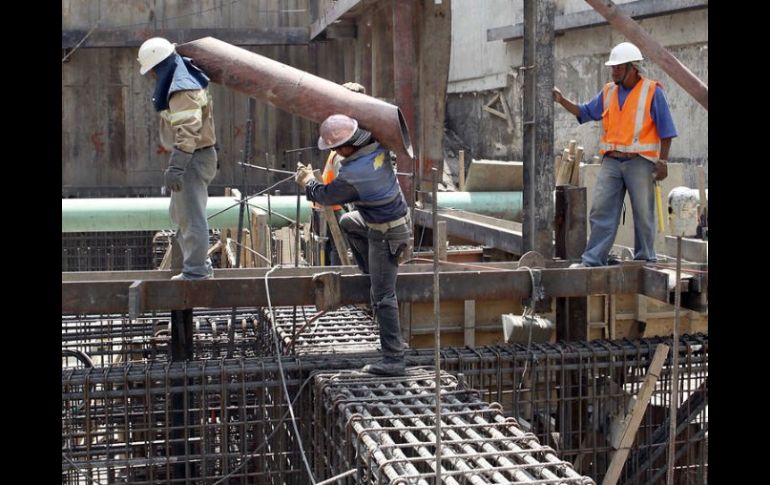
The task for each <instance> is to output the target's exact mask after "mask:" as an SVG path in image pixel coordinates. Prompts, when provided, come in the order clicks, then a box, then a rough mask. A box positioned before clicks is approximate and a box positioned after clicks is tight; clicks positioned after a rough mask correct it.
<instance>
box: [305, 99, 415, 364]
mask: <svg viewBox="0 0 770 485" xmlns="http://www.w3.org/2000/svg"><path fill="white" fill-rule="evenodd" d="M320 135H321V136H320V137H319V138H318V148H320V149H321V150H327V149H330V148H332V149H334V150H336V152H337V153H338V154H339V155H340V156H342V157H343V158H342V160H340V169H339V173H338V174H337V178H335V179H334V180H333V181H332V182H331V183H330V184H328V185H324V184H322V183H319V182H317V181H316V180H315V178H314V176H313V170H312V168H311V167H310V166H304V165H302V164H301V163H299V164H297V174H296V177H295V180H296V182H297V184H299V186H300V187H304V188H305V194H306V197H307V198H308V200H311V201H313V202H318V203H320V204H323V205H331V204H344V203H348V202H352V203H353V204H354V205H355V207H356V209H357V210H355V211H352V212H348V213H347V214H345V215H343V216H342V218H341V219H340V227H341V229H342V231H343V232H344V233H345V234H346V235H347V237H348V240H349V241H350V246H351V251H352V253H353V256H354V257H355V259H356V263H357V264H358V267H359V268H360V269H361V271H363V272H364V273H365V274H369V275H370V281H371V295H370V296H371V304H372V313H373V314H374V317H375V318H376V319H377V323H378V324H379V327H380V344H381V347H382V353H383V359H382V360H381V361H380V362H377V363H374V364H369V365H366V366H365V367H364V368H363V369H362V370H363V371H364V372H370V373H372V374H379V375H403V373H404V372H405V367H404V342H403V340H402V338H401V328H400V324H399V320H398V301H397V300H396V277H397V276H398V258H399V256H400V255H401V253H402V252H403V251H404V250H405V249H406V247H407V244H408V242H409V240H410V239H411V222H410V218H409V207H408V206H407V204H406V200H405V199H404V194H403V193H402V192H401V187H400V186H399V184H398V179H397V178H396V172H395V169H394V167H393V163H392V161H391V156H390V152H389V150H388V149H386V148H385V147H383V146H382V145H380V143H379V142H377V140H375V139H374V138H373V137H372V134H371V133H370V132H369V131H367V130H365V129H364V128H362V127H360V126H359V125H358V122H357V121H356V120H355V119H353V118H350V117H348V116H345V115H342V114H335V115H331V116H329V117H328V118H326V120H324V122H323V123H322V124H321V129H320Z"/></svg>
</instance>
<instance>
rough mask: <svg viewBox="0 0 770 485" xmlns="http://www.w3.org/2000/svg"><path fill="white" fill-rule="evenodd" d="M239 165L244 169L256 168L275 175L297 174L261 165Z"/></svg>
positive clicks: (240, 163) (239, 163)
mask: <svg viewBox="0 0 770 485" xmlns="http://www.w3.org/2000/svg"><path fill="white" fill-rule="evenodd" d="M238 165H243V166H244V167H249V168H256V169H258V170H265V171H267V172H268V173H269V172H275V173H283V174H286V175H294V174H295V173H296V172H291V171H289V170H279V169H277V168H270V167H260V166H259V165H252V164H250V163H244V162H238ZM268 183H269V182H268Z"/></svg>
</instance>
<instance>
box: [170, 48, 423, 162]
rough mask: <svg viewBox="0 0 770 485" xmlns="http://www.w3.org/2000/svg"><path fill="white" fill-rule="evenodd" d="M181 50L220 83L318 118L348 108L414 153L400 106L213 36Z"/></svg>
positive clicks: (391, 144) (403, 152)
mask: <svg viewBox="0 0 770 485" xmlns="http://www.w3.org/2000/svg"><path fill="white" fill-rule="evenodd" d="M176 50H177V52H179V53H180V54H182V55H184V56H187V57H190V58H192V59H194V60H195V63H196V64H197V65H198V66H200V67H201V68H202V69H203V70H204V71H205V72H206V74H207V75H208V76H209V77H210V78H211V80H212V81H214V82H216V83H219V84H222V85H224V86H227V87H229V88H231V89H234V90H236V91H239V92H241V93H244V94H246V95H248V96H251V97H253V98H256V99H258V100H261V101H265V102H266V103H269V104H270V105H272V106H275V107H276V108H279V109H282V110H284V111H288V112H289V113H292V114H296V115H298V116H301V117H303V118H305V119H308V120H311V121H315V122H316V123H321V122H322V121H323V120H324V119H326V118H327V117H328V116H330V115H333V114H335V113H342V114H346V115H348V116H350V117H353V118H355V119H356V120H358V122H359V124H360V125H361V126H362V127H364V128H366V129H367V130H369V131H371V132H372V133H373V134H374V136H375V137H376V138H377V140H379V141H380V142H381V143H382V144H383V145H385V146H387V147H388V148H390V149H391V150H393V151H394V152H395V153H396V155H397V156H398V157H399V158H401V157H408V158H410V159H411V158H413V156H414V154H413V151H412V142H411V141H410V139H409V130H408V128H407V125H406V122H405V121H404V116H403V114H402V113H401V110H400V109H399V108H398V107H397V106H394V105H392V104H390V103H386V102H384V101H380V100H379V99H376V98H373V97H371V96H367V95H366V94H360V93H354V92H352V91H349V90H348V89H345V88H343V87H342V86H341V85H339V84H335V83H333V82H331V81H328V80H326V79H323V78H321V77H318V76H314V75H313V74H310V73H307V72H305V71H302V70H300V69H296V68H294V67H291V66H287V65H286V64H282V63H280V62H277V61H274V60H272V59H269V58H267V57H264V56H261V55H259V54H255V53H254V52H250V51H247V50H246V49H242V48H240V47H236V46H234V45H232V44H228V43H227V42H223V41H221V40H218V39H215V38H213V37H204V38H203V39H198V40H194V41H192V42H187V43H185V44H181V45H178V46H177V47H176Z"/></svg>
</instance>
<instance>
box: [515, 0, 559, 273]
mask: <svg viewBox="0 0 770 485" xmlns="http://www.w3.org/2000/svg"><path fill="white" fill-rule="evenodd" d="M555 11H556V6H555V4H554V0H541V1H538V2H535V1H534V0H528V1H525V2H524V19H525V22H526V29H525V38H524V53H523V60H524V66H525V67H526V69H525V70H524V113H523V121H522V125H523V126H524V130H523V136H522V145H523V153H524V157H523V158H524V160H523V161H524V193H523V197H522V216H523V217H522V219H523V220H522V251H525V252H526V251H537V252H538V253H540V254H541V255H543V257H544V258H545V259H547V260H548V259H551V258H552V257H553V222H554V219H553V196H552V195H551V194H552V193H553V187H554V179H553V164H552V163H551V160H552V159H553V129H554V128H553V113H554V103H553V93H552V90H553V64H554V32H553V18H554V14H555Z"/></svg>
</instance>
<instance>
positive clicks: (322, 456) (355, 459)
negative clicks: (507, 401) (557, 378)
mask: <svg viewBox="0 0 770 485" xmlns="http://www.w3.org/2000/svg"><path fill="white" fill-rule="evenodd" d="M434 377H435V372H433V371H428V370H425V369H413V370H410V371H409V375H407V376H404V377H376V376H372V375H369V374H364V373H360V372H356V371H347V372H337V373H320V374H317V375H316V376H315V379H314V387H315V399H314V403H313V412H314V416H315V419H316V421H317V422H316V425H315V426H314V427H313V430H314V431H315V433H314V437H313V449H314V463H315V474H316V476H318V477H326V476H334V475H337V474H341V473H343V472H345V471H347V470H350V469H354V468H355V469H356V471H357V472H356V476H355V477H352V476H351V477H349V478H347V482H346V483H359V484H365V483H371V484H375V483H388V484H419V485H428V484H429V483H438V482H437V481H436V478H437V477H438V476H439V475H440V478H441V480H442V483H447V484H452V485H459V484H460V483H471V484H475V485H482V484H489V483H548V482H552V483H562V484H593V483H594V481H593V480H592V479H591V478H589V477H585V476H582V475H580V474H579V473H577V472H576V471H575V470H574V469H573V467H572V465H571V464H570V463H569V462H566V461H563V460H561V459H559V457H558V456H557V455H556V452H555V451H554V450H553V449H552V448H550V447H548V446H543V445H541V444H540V443H539V442H538V440H537V438H536V437H535V435H534V434H532V433H528V432H525V431H524V430H523V429H522V428H521V427H520V426H519V424H518V423H517V422H516V420H515V419H513V418H506V417H505V416H504V415H503V413H502V409H501V406H500V405H499V404H497V403H491V404H490V403H487V402H484V401H482V400H480V399H479V395H478V392H476V391H473V390H470V389H467V388H465V386H464V385H462V384H461V383H458V380H457V378H455V377H454V376H452V375H450V374H447V373H442V375H441V390H440V392H441V403H440V405H441V414H440V419H439V421H440V423H438V430H437V423H436V416H435V413H434V411H433V410H434V409H435V399H436V397H435V396H436V395H435V380H434ZM437 432H438V433H440V434H441V448H440V456H441V469H440V470H437V459H436V456H437V451H436V437H437Z"/></svg>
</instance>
